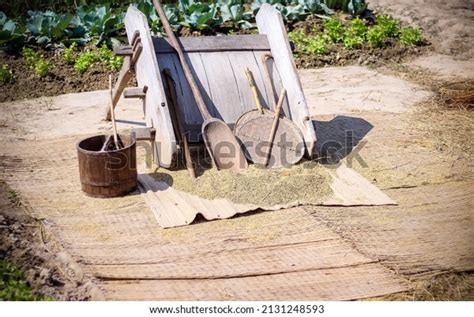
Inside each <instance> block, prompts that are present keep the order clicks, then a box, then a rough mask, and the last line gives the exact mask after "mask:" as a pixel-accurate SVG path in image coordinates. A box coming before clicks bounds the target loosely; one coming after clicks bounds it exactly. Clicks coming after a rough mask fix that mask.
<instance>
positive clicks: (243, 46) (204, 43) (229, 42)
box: [153, 34, 270, 54]
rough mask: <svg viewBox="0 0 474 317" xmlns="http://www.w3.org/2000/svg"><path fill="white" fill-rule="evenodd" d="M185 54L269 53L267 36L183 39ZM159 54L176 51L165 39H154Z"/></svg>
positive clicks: (181, 39)
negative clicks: (261, 51) (224, 52)
mask: <svg viewBox="0 0 474 317" xmlns="http://www.w3.org/2000/svg"><path fill="white" fill-rule="evenodd" d="M179 40H180V42H181V45H182V48H183V51H184V52H188V53H192V52H194V53H196V52H223V51H258V50H263V51H268V50H269V49H270V46H269V44H268V40H267V36H266V35H258V34H257V35H232V36H200V37H182V38H180V39H179ZM153 45H154V46H155V52H156V53H157V54H167V53H173V52H174V49H173V48H172V47H171V45H170V44H169V43H168V40H167V39H165V38H163V37H153Z"/></svg>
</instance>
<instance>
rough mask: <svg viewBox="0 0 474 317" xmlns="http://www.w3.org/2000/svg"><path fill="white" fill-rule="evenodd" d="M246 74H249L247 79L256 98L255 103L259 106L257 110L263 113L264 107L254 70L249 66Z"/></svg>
mask: <svg viewBox="0 0 474 317" xmlns="http://www.w3.org/2000/svg"><path fill="white" fill-rule="evenodd" d="M245 75H246V76H247V81H248V83H249V86H250V89H251V90H252V93H253V98H254V99H255V105H256V106H257V110H258V111H260V113H261V114H263V107H262V104H261V103H260V98H259V97H258V91H257V85H256V84H255V80H254V78H253V75H252V72H251V71H250V69H249V68H248V67H246V68H245Z"/></svg>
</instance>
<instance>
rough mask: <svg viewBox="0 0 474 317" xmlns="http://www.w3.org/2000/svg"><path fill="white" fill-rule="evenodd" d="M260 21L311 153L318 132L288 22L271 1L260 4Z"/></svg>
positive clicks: (261, 30) (260, 29)
mask: <svg viewBox="0 0 474 317" xmlns="http://www.w3.org/2000/svg"><path fill="white" fill-rule="evenodd" d="M256 21H257V26H258V30H259V32H260V34H266V35H267V40H268V43H269V44H270V47H271V52H272V55H273V58H274V60H275V65H276V67H277V68H278V70H279V72H280V74H282V78H281V80H282V82H283V86H284V88H285V89H286V90H287V92H288V100H289V103H290V111H291V119H292V121H293V122H294V123H295V124H296V125H297V126H298V128H299V129H300V130H301V132H302V133H303V135H304V138H305V143H306V150H307V151H306V152H307V153H306V154H307V155H308V156H309V155H311V153H312V151H313V148H314V145H315V143H316V133H315V131H314V126H313V123H312V122H311V120H310V119H309V111H308V106H307V104H306V99H305V96H304V93H303V89H302V87H301V82H300V79H299V77H298V73H297V70H296V65H295V62H294V60H293V54H292V52H291V48H290V44H289V41H288V36H287V34H286V27H285V24H284V23H283V19H282V17H281V14H280V12H278V11H277V10H276V9H275V8H273V7H272V6H271V5H269V4H267V3H265V4H263V5H262V7H261V8H260V11H259V12H258V14H257V16H256Z"/></svg>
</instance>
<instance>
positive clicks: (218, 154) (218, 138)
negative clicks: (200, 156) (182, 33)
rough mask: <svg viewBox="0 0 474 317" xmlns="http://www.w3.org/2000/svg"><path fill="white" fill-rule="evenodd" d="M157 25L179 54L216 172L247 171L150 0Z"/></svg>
mask: <svg viewBox="0 0 474 317" xmlns="http://www.w3.org/2000/svg"><path fill="white" fill-rule="evenodd" d="M153 4H154V6H155V9H156V11H157V12H158V16H159V17H160V21H161V23H162V25H163V29H164V30H165V31H166V35H167V36H168V40H169V43H170V45H171V46H172V47H173V48H174V49H175V50H176V53H178V57H179V61H180V63H181V67H182V68H183V72H184V75H185V77H186V80H187V81H188V83H189V87H190V88H191V91H192V93H193V96H194V99H195V100H196V104H197V106H198V108H199V111H200V112H201V115H202V117H203V119H204V122H203V124H202V135H203V139H204V143H205V144H206V148H207V151H208V152H209V155H210V156H211V158H212V161H213V162H214V165H215V166H216V167H217V169H229V170H232V171H240V170H244V169H246V168H247V167H248V163H247V160H246V158H245V155H244V153H243V152H242V149H241V146H240V144H239V142H238V141H237V139H236V138H235V136H234V134H233V133H232V130H231V129H230V128H229V126H228V125H227V124H226V123H225V122H224V121H222V120H220V119H217V118H213V117H212V115H211V114H210V113H209V110H208V109H207V106H206V103H205V102H204V99H203V97H202V95H201V92H200V91H199V87H198V85H197V83H196V81H195V80H194V77H193V74H192V72H191V68H190V66H189V65H188V61H187V60H186V57H185V56H184V53H183V51H182V49H181V45H180V43H179V41H178V39H177V38H176V36H175V35H174V33H173V30H172V29H171V26H170V24H169V22H168V18H167V17H166V15H165V13H164V11H163V8H162V7H161V3H160V1H158V0H153Z"/></svg>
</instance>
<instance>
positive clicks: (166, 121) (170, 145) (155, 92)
mask: <svg viewBox="0 0 474 317" xmlns="http://www.w3.org/2000/svg"><path fill="white" fill-rule="evenodd" d="M125 28H126V30H127V35H128V40H129V42H130V43H131V42H132V39H133V35H134V34H135V32H136V31H139V32H140V39H141V45H142V46H143V51H142V53H141V55H140V58H139V59H138V61H137V63H136V65H135V72H136V74H137V81H138V85H139V86H141V87H144V86H148V87H149V90H148V92H147V97H146V98H145V116H146V123H147V125H148V126H149V127H154V128H156V140H155V141H156V142H155V143H156V146H155V150H156V153H155V155H156V158H157V159H158V160H159V165H161V166H163V167H170V166H171V164H172V160H173V154H174V153H175V152H176V151H177V146H176V138H175V135H174V131H173V126H172V123H171V117H170V113H169V109H168V106H167V100H166V95H165V92H164V89H163V84H162V83H163V81H162V79H161V74H160V70H159V67H158V63H157V61H156V57H155V52H154V47H153V41H152V38H151V32H150V29H149V27H148V21H147V18H146V16H145V15H144V14H143V13H142V12H141V11H139V10H138V9H137V8H135V7H133V6H130V7H129V8H128V10H127V14H126V16H125Z"/></svg>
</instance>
